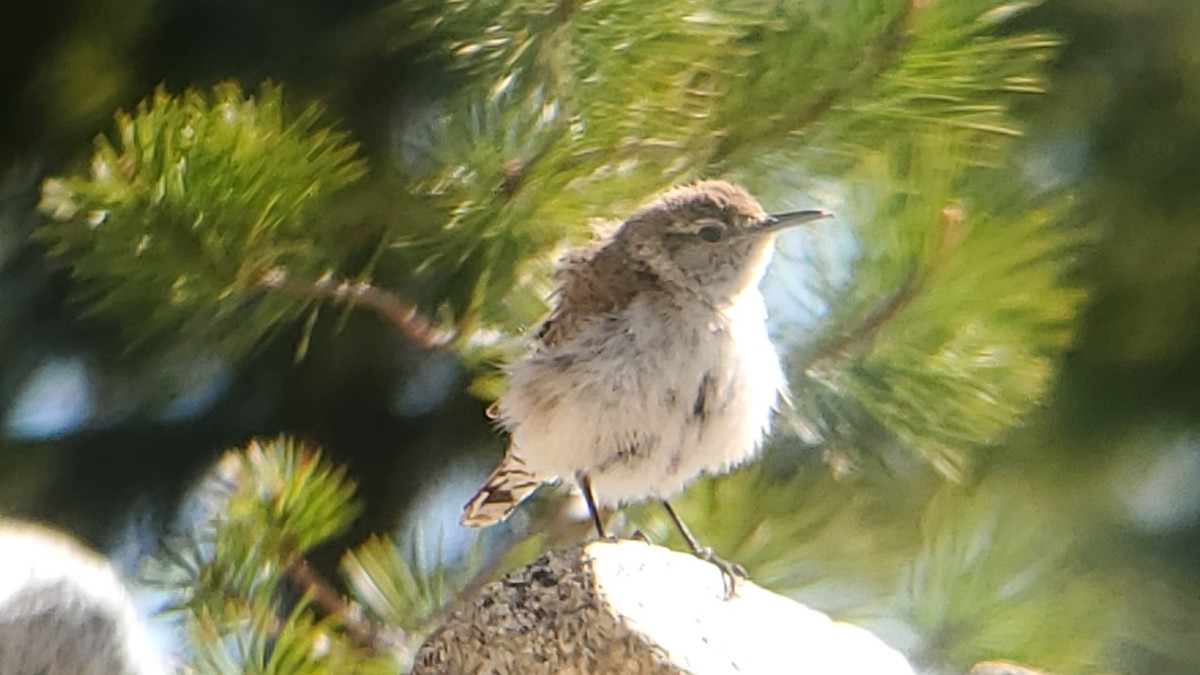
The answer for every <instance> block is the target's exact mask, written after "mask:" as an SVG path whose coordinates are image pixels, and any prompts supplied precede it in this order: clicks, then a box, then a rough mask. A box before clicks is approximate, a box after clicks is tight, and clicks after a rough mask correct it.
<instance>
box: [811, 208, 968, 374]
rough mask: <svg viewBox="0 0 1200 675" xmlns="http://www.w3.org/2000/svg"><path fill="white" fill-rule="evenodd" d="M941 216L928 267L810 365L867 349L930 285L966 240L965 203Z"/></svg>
mask: <svg viewBox="0 0 1200 675" xmlns="http://www.w3.org/2000/svg"><path fill="white" fill-rule="evenodd" d="M940 216H941V217H940V219H939V226H940V227H939V228H938V234H939V235H940V236H939V238H938V242H937V248H936V250H935V251H934V254H933V258H932V259H931V260H930V261H929V262H928V263H927V264H926V266H925V268H924V269H917V270H914V271H913V272H912V273H911V274H909V276H908V278H906V279H905V280H904V283H903V284H902V285H901V286H900V288H899V289H898V290H897V291H896V292H895V293H892V294H891V295H890V296H888V298H887V299H886V300H884V301H883V302H882V303H880V304H879V305H877V306H876V307H875V309H874V310H872V311H871V313H870V314H868V315H867V316H866V318H865V319H863V321H862V322H860V323H859V324H857V325H855V326H854V327H853V328H852V329H851V330H849V331H844V332H841V333H838V334H837V335H835V336H833V337H832V338H831V339H830V340H828V341H827V342H826V343H825V344H823V345H821V346H820V347H819V348H818V349H817V350H816V353H815V355H814V357H813V358H812V359H811V361H810V362H809V363H810V366H809V367H811V365H812V364H818V363H821V362H823V361H827V360H829V359H831V358H833V357H836V356H839V355H844V354H848V353H850V352H852V351H857V350H860V349H865V348H866V346H867V345H870V344H871V342H873V341H874V340H875V336H876V335H878V334H879V331H880V330H882V329H883V327H884V326H886V325H887V324H888V323H890V322H891V320H892V319H894V318H895V317H896V316H898V315H899V314H900V313H901V312H902V311H904V309H905V308H907V307H908V306H909V305H910V304H911V303H912V301H913V300H914V299H915V298H916V297H917V296H918V295H920V293H921V291H923V290H924V289H925V288H926V286H928V284H929V281H930V279H932V278H933V277H935V276H937V275H938V273H940V272H941V271H942V269H943V268H944V267H945V265H946V263H947V262H948V261H949V260H950V258H951V257H953V255H954V254H955V252H956V251H957V250H958V247H959V245H960V244H961V243H962V237H963V219H964V217H963V210H962V205H961V204H958V203H956V202H951V203H949V204H947V205H946V206H944V207H943V208H942V212H941V214H940Z"/></svg>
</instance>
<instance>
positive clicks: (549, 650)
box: [413, 546, 687, 675]
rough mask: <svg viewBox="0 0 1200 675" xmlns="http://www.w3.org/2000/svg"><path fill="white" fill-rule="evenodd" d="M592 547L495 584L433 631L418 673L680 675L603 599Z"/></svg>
mask: <svg viewBox="0 0 1200 675" xmlns="http://www.w3.org/2000/svg"><path fill="white" fill-rule="evenodd" d="M588 562H589V558H588V556H587V553H586V551H585V547H582V546H577V547H575V548H571V549H567V550H565V551H559V552H556V553H551V554H549V555H546V556H543V557H541V558H539V559H538V560H536V561H534V562H533V563H532V564H531V565H529V566H528V567H525V568H524V569H520V570H517V571H516V572H513V573H512V574H509V575H508V576H506V577H504V578H503V579H501V580H500V581H496V582H493V583H491V584H489V585H488V586H486V587H484V589H483V590H482V591H481V592H480V593H479V594H478V595H477V596H476V597H475V598H474V599H473V600H472V601H471V604H470V605H469V606H468V607H466V608H465V609H463V610H462V611H460V612H458V613H457V614H455V615H454V616H452V617H450V619H449V620H448V621H446V623H444V624H443V625H442V626H441V627H439V628H438V629H437V630H435V631H434V632H433V634H432V635H430V636H429V638H428V639H427V640H426V641H425V644H424V645H422V647H421V649H420V651H419V652H418V653H417V658H416V665H415V668H414V669H413V674H414V675H433V674H435V673H436V674H438V675H476V674H478V675H508V674H510V673H511V674H514V675H515V674H517V673H528V674H529V675H534V674H537V673H561V674H563V675H592V674H595V675H601V674H604V673H614V674H615V673H630V674H634V675H660V674H661V675H679V674H681V673H685V672H687V671H684V670H680V669H679V668H676V667H674V666H672V665H670V664H669V663H667V662H666V660H665V657H664V655H663V654H662V652H661V650H659V649H657V648H656V647H655V646H654V645H653V644H651V643H650V642H649V641H648V640H647V639H646V638H645V637H644V636H642V635H640V634H639V633H636V632H633V631H631V630H629V629H628V628H627V627H624V626H622V624H621V622H620V621H619V620H618V619H617V617H616V616H614V615H613V614H612V612H611V611H609V610H608V609H607V607H606V606H604V603H603V602H601V600H600V598H599V597H598V595H597V592H596V588H595V583H594V579H593V575H592V571H591V566H590V565H589V564H588Z"/></svg>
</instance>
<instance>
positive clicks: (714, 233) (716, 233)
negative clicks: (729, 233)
mask: <svg viewBox="0 0 1200 675" xmlns="http://www.w3.org/2000/svg"><path fill="white" fill-rule="evenodd" d="M724 235H725V228H723V227H721V226H720V225H705V226H704V227H702V228H700V229H699V230H697V231H696V236H697V237H700V238H701V239H703V240H704V241H707V242H708V243H710V244H713V243H716V242H718V241H721V237H722V236H724Z"/></svg>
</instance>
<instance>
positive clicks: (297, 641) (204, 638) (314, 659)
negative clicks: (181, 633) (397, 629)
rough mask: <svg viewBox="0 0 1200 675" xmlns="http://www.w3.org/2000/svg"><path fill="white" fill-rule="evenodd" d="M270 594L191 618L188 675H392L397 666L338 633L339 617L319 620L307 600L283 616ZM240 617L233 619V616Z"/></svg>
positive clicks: (186, 626) (188, 621) (189, 624)
mask: <svg viewBox="0 0 1200 675" xmlns="http://www.w3.org/2000/svg"><path fill="white" fill-rule="evenodd" d="M279 610H280V608H279V606H278V604H277V603H275V602H272V601H270V600H269V599H268V598H267V597H265V596H257V597H255V598H252V599H250V600H249V601H242V602H238V601H233V600H231V601H230V602H229V603H228V604H227V606H226V608H225V612H224V617H226V618H217V617H216V616H214V615H213V614H209V613H207V612H201V613H200V614H198V615H196V616H190V617H188V619H187V621H186V622H185V628H186V630H187V635H188V642H189V644H190V645H191V646H192V648H193V649H194V655H193V658H192V661H191V663H190V664H188V666H187V667H186V668H185V670H184V672H187V673H200V674H203V675H242V674H243V673H253V674H255V675H335V674H337V675H340V674H341V673H362V674H363V675H372V674H375V673H378V674H379V675H384V674H392V673H395V672H396V670H397V669H396V664H395V663H394V662H393V661H392V660H390V659H385V658H378V657H372V656H370V655H369V654H367V653H365V652H363V651H361V650H359V649H356V648H355V647H353V646H352V645H351V644H349V643H348V641H346V640H344V639H341V638H340V637H338V634H339V626H338V625H337V622H336V621H335V620H333V619H331V618H330V619H325V620H323V621H317V620H315V619H314V618H313V614H312V608H311V606H310V605H309V603H308V602H307V601H301V602H299V603H297V604H296V606H295V607H294V608H293V609H292V611H291V612H290V613H289V614H286V615H280V611H279ZM230 616H232V617H236V618H235V619H233V620H230V619H229V618H227V617H230Z"/></svg>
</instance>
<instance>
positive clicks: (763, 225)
mask: <svg viewBox="0 0 1200 675" xmlns="http://www.w3.org/2000/svg"><path fill="white" fill-rule="evenodd" d="M832 216H833V214H832V213H830V212H829V211H826V210H825V209H806V210H804V211H792V212H790V213H776V214H774V215H770V216H767V217H766V218H763V219H762V220H761V221H759V223H758V230H759V231H760V232H761V231H766V232H778V231H779V230H786V229H788V228H789V227H797V226H799V225H806V224H808V223H811V222H813V221H817V220H821V219H822V218H829V217H832Z"/></svg>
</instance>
